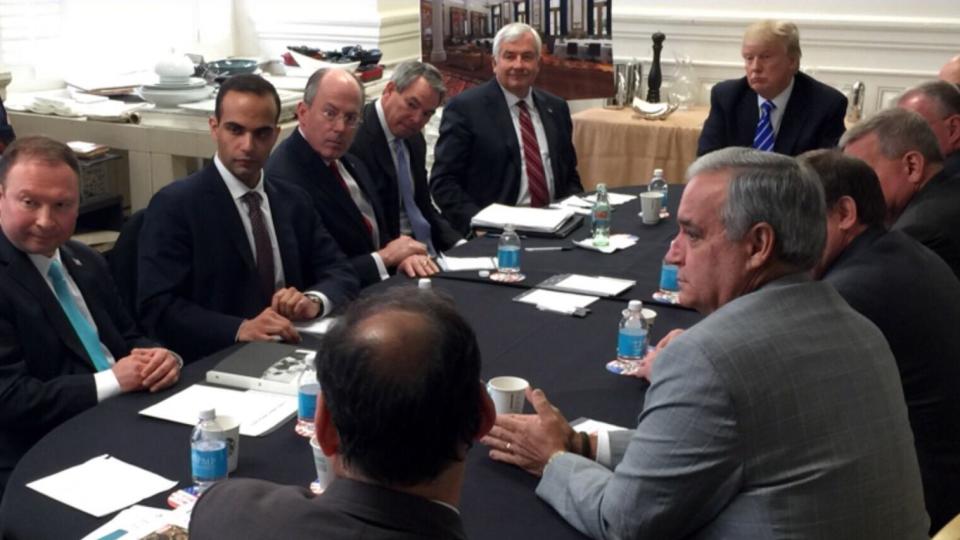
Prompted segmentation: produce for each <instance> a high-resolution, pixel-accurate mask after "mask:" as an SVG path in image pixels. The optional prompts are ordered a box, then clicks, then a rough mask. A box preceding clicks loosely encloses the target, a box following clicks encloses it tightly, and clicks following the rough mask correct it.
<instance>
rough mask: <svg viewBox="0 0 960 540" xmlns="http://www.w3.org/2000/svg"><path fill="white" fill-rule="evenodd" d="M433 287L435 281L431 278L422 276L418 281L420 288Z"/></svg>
mask: <svg viewBox="0 0 960 540" xmlns="http://www.w3.org/2000/svg"><path fill="white" fill-rule="evenodd" d="M431 287H433V283H432V282H431V281H430V278H420V281H418V282H417V288H419V289H429V288H431Z"/></svg>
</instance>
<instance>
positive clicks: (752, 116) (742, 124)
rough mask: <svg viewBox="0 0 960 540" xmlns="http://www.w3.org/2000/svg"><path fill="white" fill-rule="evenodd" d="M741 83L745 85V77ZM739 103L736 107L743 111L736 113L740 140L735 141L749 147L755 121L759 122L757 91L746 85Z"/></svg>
mask: <svg viewBox="0 0 960 540" xmlns="http://www.w3.org/2000/svg"><path fill="white" fill-rule="evenodd" d="M743 84H744V85H746V84H747V82H746V79H744V81H743ZM740 100H741V104H740V106H739V107H738V108H739V110H741V111H743V113H741V114H739V115H737V122H738V123H739V127H738V129H737V133H740V137H741V140H739V141H737V144H738V145H739V146H745V147H747V148H750V147H752V146H753V137H754V135H756V133H757V123H758V122H760V107H759V106H758V105H757V93H756V92H754V91H753V90H751V89H750V87H749V86H748V87H747V90H746V91H745V92H744V93H743V95H742V97H741V98H740Z"/></svg>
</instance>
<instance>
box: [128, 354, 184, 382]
mask: <svg viewBox="0 0 960 540" xmlns="http://www.w3.org/2000/svg"><path fill="white" fill-rule="evenodd" d="M130 355H131V356H136V357H138V358H139V359H140V377H141V379H142V381H141V385H142V387H143V389H145V390H150V391H151V392H157V391H159V390H163V389H164V388H167V387H169V386H172V385H173V384H174V383H176V382H177V380H179V379H180V361H179V360H178V359H177V357H176V356H175V355H174V354H173V353H172V352H170V351H169V350H167V349H164V348H161V347H154V348H151V349H133V350H132V351H130Z"/></svg>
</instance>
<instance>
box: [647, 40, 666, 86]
mask: <svg viewBox="0 0 960 540" xmlns="http://www.w3.org/2000/svg"><path fill="white" fill-rule="evenodd" d="M651 37H652V38H653V65H652V66H650V75H649V76H648V77H647V101H648V102H650V103H660V83H662V82H663V76H662V75H661V74H660V51H662V50H663V40H665V39H667V36H665V35H663V32H657V33H655V34H653V36H651Z"/></svg>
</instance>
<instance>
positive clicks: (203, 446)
mask: <svg viewBox="0 0 960 540" xmlns="http://www.w3.org/2000/svg"><path fill="white" fill-rule="evenodd" d="M190 465H191V467H192V470H193V477H194V478H196V479H197V480H198V481H201V482H202V481H209V480H219V479H221V478H226V477H227V442H226V441H222V440H213V441H211V440H207V441H197V442H195V443H193V445H191V448H190Z"/></svg>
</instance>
